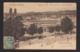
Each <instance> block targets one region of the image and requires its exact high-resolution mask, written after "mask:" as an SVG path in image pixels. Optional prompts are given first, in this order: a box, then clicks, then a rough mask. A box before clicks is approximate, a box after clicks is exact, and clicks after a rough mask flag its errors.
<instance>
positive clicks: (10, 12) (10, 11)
mask: <svg viewBox="0 0 80 52" xmlns="http://www.w3.org/2000/svg"><path fill="white" fill-rule="evenodd" d="M9 15H10V17H12V8H10V9H9Z"/></svg>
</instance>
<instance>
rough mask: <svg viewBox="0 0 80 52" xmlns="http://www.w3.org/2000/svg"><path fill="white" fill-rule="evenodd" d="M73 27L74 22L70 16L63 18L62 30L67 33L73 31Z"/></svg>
mask: <svg viewBox="0 0 80 52" xmlns="http://www.w3.org/2000/svg"><path fill="white" fill-rule="evenodd" d="M72 29H73V22H72V20H71V19H70V18H69V17H65V18H63V19H62V20H61V30H62V31H63V32H65V33H69V32H71V31H72Z"/></svg>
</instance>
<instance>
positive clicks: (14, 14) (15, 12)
mask: <svg viewBox="0 0 80 52" xmlns="http://www.w3.org/2000/svg"><path fill="white" fill-rule="evenodd" d="M13 16H14V17H16V16H17V10H16V8H15V9H14V13H13Z"/></svg>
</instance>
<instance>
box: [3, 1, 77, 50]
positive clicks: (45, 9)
mask: <svg viewBox="0 0 80 52" xmlns="http://www.w3.org/2000/svg"><path fill="white" fill-rule="evenodd" d="M76 6H77V4H76V3H57V2H52V3H50V2H47V3H46V2H45V3H44V2H4V7H3V9H4V10H3V48H4V49H16V50H24V49H25V50H28V49H33V50H76V35H77V34H76V28H77V26H76V21H77V20H76V18H77V16H76V15H77V14H76V13H77V12H76V11H77V9H76Z"/></svg>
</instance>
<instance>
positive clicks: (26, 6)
mask: <svg viewBox="0 0 80 52" xmlns="http://www.w3.org/2000/svg"><path fill="white" fill-rule="evenodd" d="M9 8H12V9H13V11H14V8H16V9H17V12H18V13H26V12H45V11H60V10H76V3H40V2H38V3H37V2H36V3H35V2H34V3H31V2H24V3H21V2H12V3H11V2H4V12H9Z"/></svg>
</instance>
